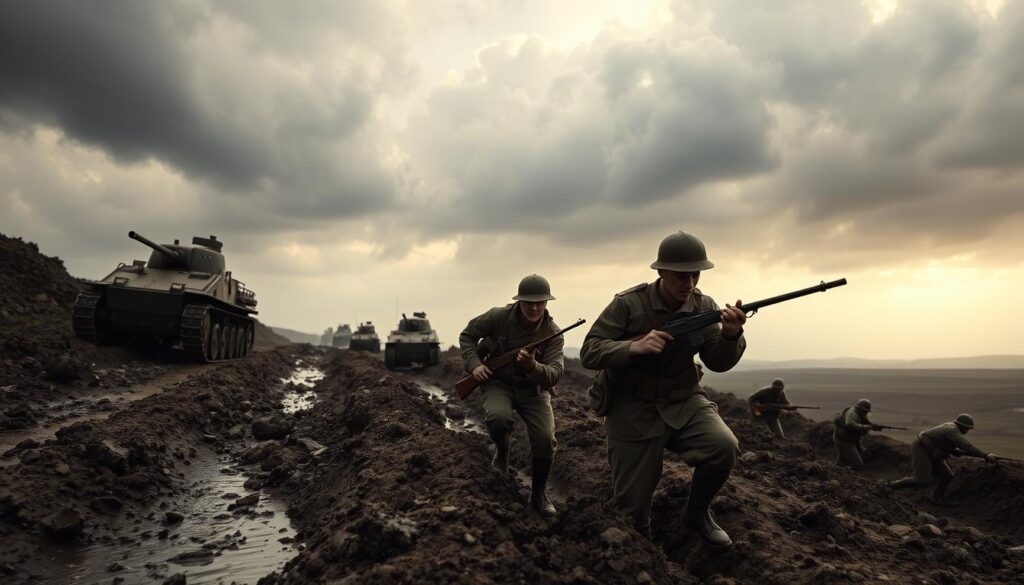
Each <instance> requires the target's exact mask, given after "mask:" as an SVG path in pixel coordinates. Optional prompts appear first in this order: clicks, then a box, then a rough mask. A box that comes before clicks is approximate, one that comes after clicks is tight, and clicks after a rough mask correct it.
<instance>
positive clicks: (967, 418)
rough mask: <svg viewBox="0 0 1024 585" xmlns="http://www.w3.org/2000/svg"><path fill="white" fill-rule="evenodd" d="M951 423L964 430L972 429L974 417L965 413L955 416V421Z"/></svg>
mask: <svg viewBox="0 0 1024 585" xmlns="http://www.w3.org/2000/svg"><path fill="white" fill-rule="evenodd" d="M953 422H955V423H956V424H958V425H960V426H962V427H964V428H965V429H973V428H974V417H973V416H971V415H969V414H966V413H965V414H959V415H957V417H956V420H955V421H953Z"/></svg>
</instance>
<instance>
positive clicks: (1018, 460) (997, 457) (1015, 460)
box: [952, 449, 1024, 463]
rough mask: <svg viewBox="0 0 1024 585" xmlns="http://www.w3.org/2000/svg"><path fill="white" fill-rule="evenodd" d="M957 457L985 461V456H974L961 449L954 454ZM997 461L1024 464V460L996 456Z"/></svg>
mask: <svg viewBox="0 0 1024 585" xmlns="http://www.w3.org/2000/svg"><path fill="white" fill-rule="evenodd" d="M952 454H953V455H954V456H956V457H973V458H974V459H984V458H985V456H984V455H974V454H972V453H965V452H963V451H960V450H959V449H958V450H956V451H953V453H952ZM996 461H1009V462H1010V463H1024V459H1014V458H1013V457H1002V456H1000V455H996Z"/></svg>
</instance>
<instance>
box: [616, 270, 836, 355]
mask: <svg viewBox="0 0 1024 585" xmlns="http://www.w3.org/2000/svg"><path fill="white" fill-rule="evenodd" d="M845 284H846V279H845V278H840V279H839V280H833V281H832V282H825V281H821V284H816V285H814V286H810V287H807V288H804V289H800V290H797V291H793V292H790V293H785V294H781V295H778V296H775V297H771V298H767V299H764V300H760V301H754V302H752V303H743V305H742V306H740V307H738V308H739V309H740V310H742V311H743V312H744V313H746V314H747V316H748V317H749V316H752V315H753V314H754V313H757V311H758V310H759V309H761V308H763V307H767V306H770V305H774V304H777V303H782V302H785V301H791V300H793V299H797V298H800V297H805V296H807V295H810V294H814V293H816V292H825V291H827V290H829V289H831V288H836V287H838V286H843V285H845ZM721 320H722V312H721V311H705V312H703V313H697V314H696V315H689V316H687V317H679V318H678V319H672V320H671V321H665V323H663V324H662V326H661V329H660V331H664V332H665V333H668V334H669V335H671V336H672V337H673V338H676V339H678V338H681V337H686V339H687V340H688V341H689V342H690V345H693V346H698V345H700V344H701V343H703V342H704V328H705V327H709V326H711V325H714V324H715V323H718V322H720V321H721ZM645 335H646V334H645ZM643 337H644V335H638V336H636V337H634V338H633V339H634V340H636V339H642V338H643Z"/></svg>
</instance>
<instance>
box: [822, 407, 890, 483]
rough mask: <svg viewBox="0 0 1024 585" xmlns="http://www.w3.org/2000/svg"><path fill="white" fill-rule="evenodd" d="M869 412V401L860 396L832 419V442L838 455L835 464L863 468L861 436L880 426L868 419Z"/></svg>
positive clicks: (856, 468)
mask: <svg viewBox="0 0 1024 585" xmlns="http://www.w3.org/2000/svg"><path fill="white" fill-rule="evenodd" d="M869 412H871V401H870V400H868V399H867V398H861V399H860V400H858V401H857V404H856V405H854V406H853V407H852V408H851V407H847V408H845V409H844V410H843V411H842V412H841V413H839V415H837V416H836V418H835V420H834V421H833V422H834V424H835V427H836V428H835V430H833V431H832V442H833V443H835V445H836V451H838V452H839V456H838V458H837V459H836V465H838V466H840V467H844V466H847V465H848V466H850V468H852V469H854V470H857V471H859V470H861V469H864V449H863V448H862V447H861V444H860V440H861V438H862V437H863V436H864V435H866V434H868V433H869V432H871V431H880V430H882V427H881V426H880V425H876V424H874V423H872V422H871V421H870V420H868V413H869Z"/></svg>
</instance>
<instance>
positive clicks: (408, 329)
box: [384, 312, 441, 369]
mask: <svg viewBox="0 0 1024 585" xmlns="http://www.w3.org/2000/svg"><path fill="white" fill-rule="evenodd" d="M440 362H441V341H440V340H439V339H438V338H437V331H434V329H433V328H432V327H431V326H430V321H428V320H427V314H426V313H420V312H417V313H413V314H412V317H411V318H410V317H406V315H405V313H402V320H401V321H399V322H398V329H394V330H392V331H391V334H390V335H388V341H387V343H386V344H384V365H385V366H386V367H387V368H388V369H395V368H402V367H409V366H412V365H421V366H436V365H437V364H438V363H440Z"/></svg>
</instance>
